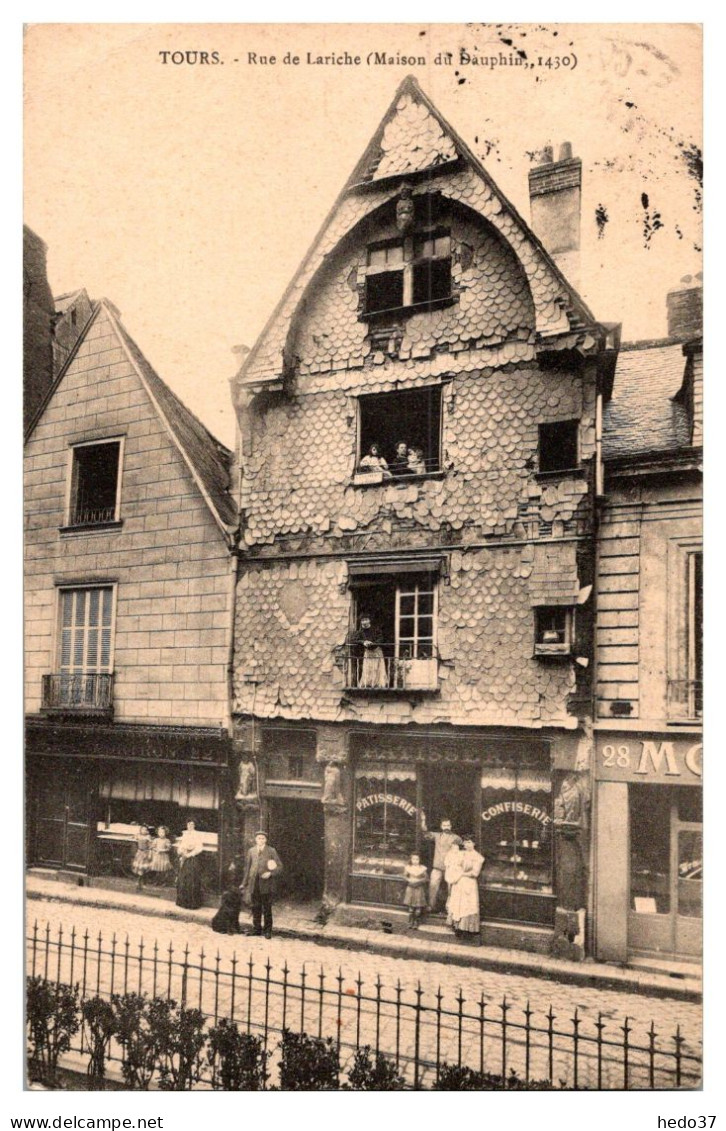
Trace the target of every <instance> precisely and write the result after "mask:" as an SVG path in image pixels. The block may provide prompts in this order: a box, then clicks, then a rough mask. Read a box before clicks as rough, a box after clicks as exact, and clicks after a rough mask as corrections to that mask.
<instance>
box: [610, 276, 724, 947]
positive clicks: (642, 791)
mask: <svg viewBox="0 0 726 1131" xmlns="http://www.w3.org/2000/svg"><path fill="white" fill-rule="evenodd" d="M684 283H685V284H686V285H684V284H682V285H681V286H680V287H679V288H678V289H677V290H675V291H673V292H672V293H671V294H670V295H669V296H668V338H667V339H665V340H663V341H655V342H635V343H632V344H629V345H624V346H623V347H622V350H621V353H620V356H619V359H618V365H617V372H616V376H615V387H614V393H613V398H612V401H611V402H610V405H609V406H608V409H607V411H606V413H605V421H604V437H603V447H604V454H605V491H606V495H605V499H604V502H603V507H602V517H601V525H600V534H599V538H598V570H597V667H596V703H597V718H596V723H595V739H596V743H595V753H596V757H595V765H594V776H595V791H594V842H595V861H596V868H595V891H594V907H595V946H594V950H595V953H596V954H597V956H598V957H600V958H603V959H611V960H617V961H621V962H622V961H626V960H630V959H632V958H634V957H635V958H637V957H638V956H640V957H642V956H648V955H651V956H652V955H653V954H654V953H656V954H658V955H660V956H662V957H666V958H668V959H669V960H671V961H672V960H673V959H674V958H689V957H693V956H696V955H700V953H701V947H702V940H701V928H702V901H701V895H702V871H701V869H702V788H701V783H702V746H701V743H702V708H703V682H702V681H703V644H702V636H703V547H702V539H703V534H702V488H701V458H702V443H703V393H702V388H703V385H702V370H703V362H702V358H703V352H702V336H701V335H702V331H701V286H700V281H699V280H698V279H695V280H694V279H690V278H689V279H687V280H685V281H684Z"/></svg>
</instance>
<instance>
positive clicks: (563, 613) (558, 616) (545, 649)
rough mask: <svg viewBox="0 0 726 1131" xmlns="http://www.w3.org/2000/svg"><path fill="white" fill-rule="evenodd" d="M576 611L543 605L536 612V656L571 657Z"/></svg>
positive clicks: (564, 607) (566, 607)
mask: <svg viewBox="0 0 726 1131" xmlns="http://www.w3.org/2000/svg"><path fill="white" fill-rule="evenodd" d="M574 617H575V612H574V609H572V608H570V607H569V606H561V605H542V606H540V607H538V608H535V610H534V654H535V656H569V655H570V654H571V652H572V641H573V627H574Z"/></svg>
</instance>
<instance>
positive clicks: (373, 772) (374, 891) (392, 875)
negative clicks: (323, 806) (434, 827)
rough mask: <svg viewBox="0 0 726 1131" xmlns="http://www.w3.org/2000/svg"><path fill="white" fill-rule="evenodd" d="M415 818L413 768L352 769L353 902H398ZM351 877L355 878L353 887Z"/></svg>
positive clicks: (378, 765)
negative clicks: (353, 798) (353, 778)
mask: <svg viewBox="0 0 726 1131" xmlns="http://www.w3.org/2000/svg"><path fill="white" fill-rule="evenodd" d="M417 813H418V810H417V808H416V770H415V769H414V767H412V766H405V765H396V764H395V763H369V764H363V765H361V766H358V767H357V769H356V771H355V808H354V814H355V817H354V842H353V873H354V892H353V896H354V898H359V899H361V900H363V901H365V902H371V903H399V902H401V900H402V898H403V888H404V876H403V872H404V868H405V867H406V865H407V863H408V862H409V859H410V856H411V853H413V852H415V851H416V837H417V825H418V821H417ZM355 877H359V878H360V882H359V883H357V884H356V883H355ZM364 878H367V880H368V881H369V882H368V883H365V882H364ZM391 881H393V882H392V883H391Z"/></svg>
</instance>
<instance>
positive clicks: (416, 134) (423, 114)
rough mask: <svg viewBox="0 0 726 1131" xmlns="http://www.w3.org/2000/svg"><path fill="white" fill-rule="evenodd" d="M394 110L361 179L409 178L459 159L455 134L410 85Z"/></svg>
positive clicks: (377, 137)
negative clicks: (412, 174)
mask: <svg viewBox="0 0 726 1131" xmlns="http://www.w3.org/2000/svg"><path fill="white" fill-rule="evenodd" d="M392 109H393V111H394V112H393V115H392V116H390V115H391V111H389V114H388V115H387V116H386V118H384V120H383V122H382V123H381V126H380V127H379V129H378V131H377V133H376V135H375V137H374V139H373V142H372V143H371V145H369V147H368V149H367V150H366V153H365V155H364V158H363V161H362V162H361V165H359V166H358V170H356V171H357V172H359V173H360V179H361V180H363V181H379V180H383V179H385V178H386V177H405V176H408V175H410V174H411V173H421V172H423V171H424V170H425V169H432V168H437V167H438V166H440V165H445V164H447V163H448V162H450V161H456V160H457V159H458V157H459V152H458V150H457V148H456V144H455V142H454V139H453V137H452V136H451V134H450V133H448V132H447V131H446V130H445V128H444V126H443V125H442V124H441V122H440V121H439V120H438V119H437V118H436V117H435V116H434V114H433V113H432V111H431V110H430V109H429V107H428V106H427V105H426V103H425V102H424V101H423V100H422V99H420V98H417V97H416V90H415V89H413V88H412V87H411V86H410V84H405V85H404V87H403V88H402V89H401V91H400V93H399V95H398V97H397V98H395V99H394V102H393V106H392Z"/></svg>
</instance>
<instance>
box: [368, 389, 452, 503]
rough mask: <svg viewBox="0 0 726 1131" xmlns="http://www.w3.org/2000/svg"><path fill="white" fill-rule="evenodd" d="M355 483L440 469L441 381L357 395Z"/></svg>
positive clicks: (399, 477)
mask: <svg viewBox="0 0 726 1131" xmlns="http://www.w3.org/2000/svg"><path fill="white" fill-rule="evenodd" d="M358 406H359V428H358V436H359V444H358V457H357V460H356V475H355V480H354V481H355V482H357V483H365V482H375V483H381V482H384V481H386V482H388V481H390V480H398V479H410V478H412V477H413V476H420V475H428V474H431V473H432V472H437V471H439V469H440V467H441V385H435V386H433V387H431V388H428V389H410V390H407V391H406V392H402V393H377V394H372V395H370V396H363V397H360V399H359V401H358Z"/></svg>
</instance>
